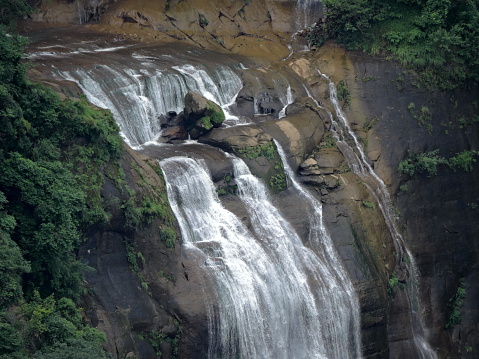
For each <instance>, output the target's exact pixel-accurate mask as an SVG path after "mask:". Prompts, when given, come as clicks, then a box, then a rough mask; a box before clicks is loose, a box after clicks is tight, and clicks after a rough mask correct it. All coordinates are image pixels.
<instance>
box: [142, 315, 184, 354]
mask: <svg viewBox="0 0 479 359" xmlns="http://www.w3.org/2000/svg"><path fill="white" fill-rule="evenodd" d="M174 324H175V326H176V327H177V330H176V333H175V334H174V336H173V335H167V334H165V333H163V332H161V331H158V330H152V331H149V332H145V333H143V334H142V335H141V336H140V339H143V340H146V341H147V342H148V343H149V344H150V345H151V346H152V348H153V350H155V354H156V355H157V356H158V357H160V358H161V357H162V355H163V353H162V352H161V345H162V344H163V343H164V342H166V343H170V344H171V348H172V356H171V358H172V359H176V358H178V354H179V343H180V339H181V333H182V329H181V325H180V323H179V322H178V321H176V320H175V323H174Z"/></svg>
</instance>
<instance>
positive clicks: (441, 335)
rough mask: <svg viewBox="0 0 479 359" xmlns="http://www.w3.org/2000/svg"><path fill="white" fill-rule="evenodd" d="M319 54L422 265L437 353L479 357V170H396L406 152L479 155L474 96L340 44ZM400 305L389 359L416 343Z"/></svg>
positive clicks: (393, 316)
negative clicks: (340, 88)
mask: <svg viewBox="0 0 479 359" xmlns="http://www.w3.org/2000/svg"><path fill="white" fill-rule="evenodd" d="M317 55H318V62H317V63H318V66H319V68H320V69H321V70H322V71H323V72H326V73H328V74H330V75H332V78H333V79H334V80H335V81H339V80H344V81H345V83H346V85H347V86H348V87H349V90H350V93H351V105H350V106H349V107H346V113H347V115H348V118H349V120H350V122H351V123H352V126H353V129H354V130H355V131H356V132H357V133H358V135H359V138H360V139H361V141H362V142H363V144H367V146H366V151H367V153H368V154H369V158H370V159H371V161H372V164H373V166H374V168H375V170H376V172H377V173H378V174H379V175H380V176H381V178H382V179H383V180H384V182H385V183H386V185H387V186H388V188H389V191H390V193H391V194H393V198H394V199H395V201H396V204H397V209H398V212H399V213H400V218H399V221H400V224H401V232H402V233H403V235H404V238H405V240H406V243H407V245H408V247H409V249H410V250H411V252H412V254H413V256H414V258H415V260H416V264H417V265H418V268H419V272H420V294H421V300H422V303H423V310H424V314H425V324H426V327H427V328H429V335H430V337H429V339H430V341H431V343H432V346H433V348H437V349H438V352H444V353H448V354H447V355H446V354H445V355H446V356H447V357H451V358H470V357H471V355H473V356H474V355H475V354H471V353H476V352H477V351H478V350H479V342H478V338H479V334H478V329H477V326H476V325H475V324H473V322H477V320H479V313H478V312H477V305H476V304H472V301H473V300H474V299H473V298H476V295H477V290H478V289H477V288H478V286H477V283H478V282H477V268H478V267H479V248H478V246H477V240H476V238H477V234H476V233H477V232H478V230H479V228H478V226H479V222H478V221H477V214H476V209H475V208H476V206H475V205H474V203H476V202H477V198H479V186H478V185H477V180H476V179H477V176H478V174H479V168H478V166H474V168H473V170H472V171H471V172H464V171H462V170H457V171H452V170H451V169H449V168H447V167H446V166H443V167H441V166H440V167H439V170H438V174H437V175H435V176H431V177H427V176H425V175H423V176H419V177H415V178H410V177H408V176H405V175H401V174H400V173H399V172H398V171H397V168H398V166H399V163H400V162H401V161H402V160H404V159H405V157H406V156H407V154H408V151H410V152H412V153H419V152H424V151H432V150H436V149H437V150H438V151H439V152H438V153H439V154H440V155H441V156H444V157H446V158H450V157H452V156H454V155H456V154H457V153H459V152H461V151H464V150H469V149H477V148H479V136H478V133H479V128H478V124H477V123H474V121H471V119H472V118H474V117H475V116H477V108H476V107H475V105H474V103H475V101H476V100H477V98H478V96H479V94H478V91H477V89H474V90H472V91H468V92H465V91H461V90H455V91H450V92H440V91H434V90H427V89H424V88H421V85H420V84H419V83H418V80H417V79H415V78H414V77H411V76H410V75H408V74H407V73H406V72H404V71H403V70H402V69H401V68H400V67H398V66H397V65H395V64H392V63H390V62H386V61H380V60H377V59H373V58H370V57H368V56H364V55H362V54H356V53H351V54H347V53H345V52H344V51H343V50H342V49H340V48H338V47H334V46H327V47H324V48H322V49H320V50H319V53H318V54H317ZM358 74H361V75H360V76H359V75H358ZM411 104H414V107H415V108H421V107H423V106H425V107H427V108H428V109H429V111H430V113H431V117H430V119H428V122H427V123H421V122H420V121H418V120H417V119H416V118H415V116H414V113H413V112H412V111H411V108H413V106H412V105H411ZM416 117H417V116H416ZM461 119H462V120H461ZM426 125H427V126H426ZM461 280H462V281H463V283H464V284H463V285H462V284H461ZM459 288H464V289H465V293H466V294H465V298H464V301H463V305H462V306H461V307H460V308H459V313H460V316H461V318H462V320H461V322H460V323H459V324H455V325H452V327H450V326H448V323H451V315H452V312H453V308H452V304H451V303H453V301H454V299H453V298H454V297H455V295H456V293H457V292H458V289H459ZM393 299H394V300H393V301H392V303H391V309H390V317H389V340H390V342H391V343H390V345H389V347H390V351H391V352H390V357H391V358H403V357H405V356H406V355H409V354H408V353H410V348H409V346H410V341H411V339H410V336H411V333H408V332H407V330H406V329H407V328H408V326H409V324H410V323H409V319H408V316H407V308H406V307H407V304H406V303H405V302H406V301H405V300H404V298H403V295H402V293H401V292H400V290H398V291H397V292H396V296H395V297H394V298H393ZM446 326H447V327H448V328H447V329H446Z"/></svg>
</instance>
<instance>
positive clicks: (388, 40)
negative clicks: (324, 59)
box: [309, 0, 479, 88]
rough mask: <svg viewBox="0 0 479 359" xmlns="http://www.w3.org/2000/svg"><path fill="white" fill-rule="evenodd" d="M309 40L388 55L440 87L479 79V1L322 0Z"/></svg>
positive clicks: (476, 81) (473, 81)
mask: <svg viewBox="0 0 479 359" xmlns="http://www.w3.org/2000/svg"><path fill="white" fill-rule="evenodd" d="M324 5H325V6H326V17H325V21H324V22H323V23H319V24H318V25H317V26H316V27H315V28H314V29H312V30H311V32H310V33H309V38H310V41H312V43H315V44H320V43H321V42H322V41H324V40H326V39H330V38H333V39H336V40H338V41H339V42H342V43H345V44H346V45H347V47H348V48H350V49H363V50H366V51H368V52H370V53H372V54H382V55H386V56H392V57H393V58H394V59H396V60H398V61H399V62H400V63H401V64H402V65H405V66H408V67H410V68H413V69H415V70H417V71H418V72H420V75H421V78H422V79H423V81H424V82H425V83H427V84H429V85H435V86H438V87H440V88H452V87H456V86H458V85H469V84H471V83H476V84H477V83H479V58H478V56H477V54H478V53H479V0H325V1H324Z"/></svg>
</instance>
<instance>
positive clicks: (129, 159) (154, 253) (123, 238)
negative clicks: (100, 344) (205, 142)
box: [80, 149, 215, 359]
mask: <svg viewBox="0 0 479 359" xmlns="http://www.w3.org/2000/svg"><path fill="white" fill-rule="evenodd" d="M120 166H121V168H122V170H123V171H124V173H125V183H124V186H127V187H128V188H129V191H130V192H131V191H134V192H132V193H136V194H137V195H139V196H141V197H142V198H152V196H155V193H157V192H156V190H153V189H157V190H159V191H163V192H164V191H165V188H164V186H165V184H164V181H163V179H162V178H161V177H159V176H158V174H157V171H158V167H157V164H156V161H154V160H151V159H149V158H148V157H146V156H144V155H139V154H137V153H135V152H133V151H132V150H130V149H126V151H125V152H124V153H123V156H122V160H121V162H120ZM102 196H103V197H104V198H105V201H107V202H108V203H109V204H110V205H109V208H108V211H109V213H110V214H111V215H112V217H111V219H110V221H109V223H108V225H107V226H105V227H104V228H101V229H98V230H97V231H95V232H94V233H91V235H90V236H89V238H88V240H87V241H86V242H85V243H84V244H83V245H82V247H81V249H80V256H81V257H82V258H83V260H84V261H85V262H86V264H87V265H89V266H90V267H91V268H93V269H94V270H93V271H91V272H88V273H87V274H86V278H85V279H86V286H87V288H88V294H87V295H86V296H85V298H84V301H85V310H86V313H87V315H88V317H89V318H90V320H91V323H92V325H93V326H95V327H97V328H98V329H99V330H101V331H103V332H105V333H106V336H107V342H106V344H105V346H106V349H107V350H108V352H110V353H112V354H113V355H114V356H115V358H118V359H120V358H125V357H127V358H144V359H147V358H156V357H157V354H156V353H157V352H159V351H161V353H162V357H164V358H171V357H177V358H178V357H179V358H200V357H201V358H204V357H206V356H207V343H208V329H207V326H206V325H205V323H207V312H206V303H207V301H209V300H211V302H213V303H214V302H215V300H214V298H208V297H207V295H206V296H205V293H213V290H208V288H209V285H211V283H209V281H208V278H207V277H206V276H205V275H204V273H202V272H201V271H200V270H199V269H198V261H199V260H200V261H201V259H198V258H196V256H195V254H194V253H190V252H188V251H186V250H184V249H183V250H182V249H181V246H180V243H179V242H180V238H177V239H176V241H175V242H173V243H174V244H172V243H168V242H165V240H164V238H163V234H162V233H163V232H162V229H163V228H164V226H165V218H164V217H158V218H155V219H153V220H151V222H150V223H149V224H148V223H146V222H144V223H140V224H139V225H138V226H136V227H135V226H131V225H129V224H128V223H129V219H128V218H129V215H128V213H130V212H129V210H126V209H125V208H124V207H125V206H127V207H129V208H131V205H130V204H128V203H131V202H132V201H133V202H134V200H133V199H132V197H129V196H130V195H129V194H128V191H126V190H122V191H120V190H119V189H118V183H115V182H114V181H113V180H111V179H109V178H106V182H105V185H104V188H103V190H102ZM122 202H123V203H126V204H125V205H123V206H121V207H120V204H121V203H122ZM137 205H138V204H137ZM203 291H205V292H203ZM159 333H162V334H161V339H160V340H158V338H159V337H158V335H159ZM155 338H156V339H155Z"/></svg>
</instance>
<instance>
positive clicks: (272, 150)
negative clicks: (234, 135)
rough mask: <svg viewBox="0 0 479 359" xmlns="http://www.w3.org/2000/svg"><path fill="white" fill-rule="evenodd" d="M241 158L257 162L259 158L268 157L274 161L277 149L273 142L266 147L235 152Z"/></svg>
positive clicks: (253, 147)
mask: <svg viewBox="0 0 479 359" xmlns="http://www.w3.org/2000/svg"><path fill="white" fill-rule="evenodd" d="M235 152H236V154H237V155H238V156H240V157H246V158H249V159H250V160H256V159H257V158H258V157H266V158H267V159H268V160H274V158H275V156H276V147H275V145H274V143H273V142H272V141H269V142H268V143H267V144H265V145H258V146H248V147H243V148H238V149H237V150H235Z"/></svg>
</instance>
